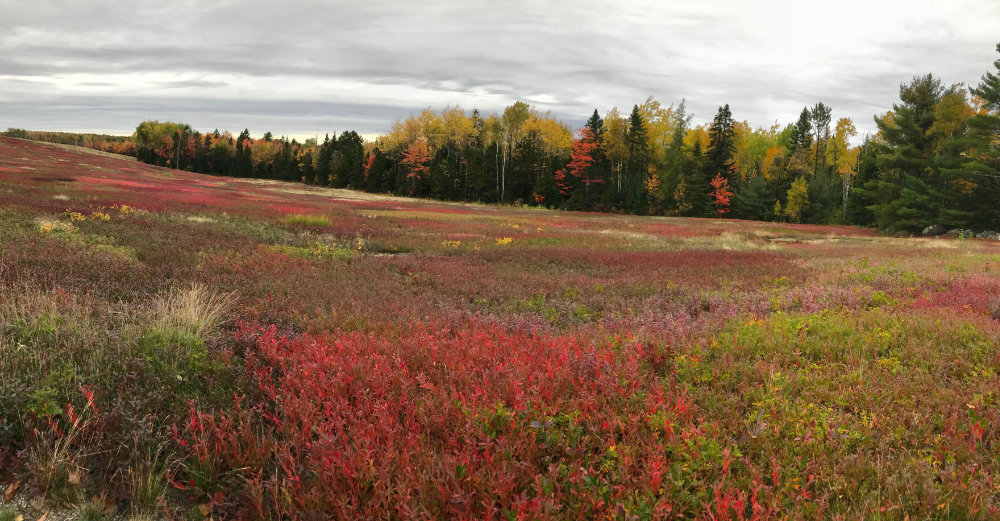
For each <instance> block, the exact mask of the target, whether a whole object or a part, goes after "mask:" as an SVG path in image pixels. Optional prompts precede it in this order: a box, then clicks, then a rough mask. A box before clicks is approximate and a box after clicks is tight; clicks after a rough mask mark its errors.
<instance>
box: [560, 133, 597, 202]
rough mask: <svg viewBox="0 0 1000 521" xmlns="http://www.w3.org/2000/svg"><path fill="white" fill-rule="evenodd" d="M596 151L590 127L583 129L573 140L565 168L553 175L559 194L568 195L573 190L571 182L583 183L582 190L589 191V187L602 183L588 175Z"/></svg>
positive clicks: (595, 141)
mask: <svg viewBox="0 0 1000 521" xmlns="http://www.w3.org/2000/svg"><path fill="white" fill-rule="evenodd" d="M595 150H597V139H596V138H595V137H594V131H593V130H591V128H590V127H583V128H581V129H580V131H579V137H578V138H576V139H574V140H573V152H572V153H571V155H570V160H569V164H568V165H566V168H560V169H559V170H557V171H556V173H555V178H556V185H557V186H558V187H559V193H561V194H563V195H568V194H569V192H570V191H571V190H572V188H573V181H574V180H578V181H580V182H582V183H583V186H584V190H585V191H588V192H589V191H590V185H592V184H595V183H603V182H604V180H603V179H601V178H599V177H592V176H591V175H590V166H591V165H593V164H594V151H595Z"/></svg>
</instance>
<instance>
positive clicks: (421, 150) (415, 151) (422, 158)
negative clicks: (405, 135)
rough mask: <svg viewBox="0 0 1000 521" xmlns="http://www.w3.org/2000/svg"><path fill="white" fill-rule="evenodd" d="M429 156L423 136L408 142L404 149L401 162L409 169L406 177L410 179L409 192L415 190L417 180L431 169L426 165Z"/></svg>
mask: <svg viewBox="0 0 1000 521" xmlns="http://www.w3.org/2000/svg"><path fill="white" fill-rule="evenodd" d="M430 158H431V153H430V151H429V150H428V149H427V140H426V139H424V138H420V139H418V140H416V141H414V142H413V143H410V146H409V147H408V148H407V149H406V153H405V154H404V155H403V161H402V163H403V165H404V166H406V167H407V169H408V170H409V171H408V172H407V174H406V178H407V179H409V180H410V193H411V194H412V193H413V192H414V191H416V188H417V181H419V180H420V179H421V178H422V177H423V176H424V175H426V174H427V173H429V172H430V171H431V168H430V167H429V166H427V162H428V161H430Z"/></svg>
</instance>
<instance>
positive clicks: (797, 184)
mask: <svg viewBox="0 0 1000 521" xmlns="http://www.w3.org/2000/svg"><path fill="white" fill-rule="evenodd" d="M787 196H788V199H787V200H786V201H785V208H784V209H782V214H784V216H785V217H788V219H789V220H791V221H792V222H793V223H797V222H799V221H801V220H802V212H803V211H805V209H806V208H808V207H809V185H808V184H806V178H805V176H799V177H796V178H795V181H792V187H791V188H789V189H788V193H787ZM775 208H780V207H779V206H777V205H776V206H775Z"/></svg>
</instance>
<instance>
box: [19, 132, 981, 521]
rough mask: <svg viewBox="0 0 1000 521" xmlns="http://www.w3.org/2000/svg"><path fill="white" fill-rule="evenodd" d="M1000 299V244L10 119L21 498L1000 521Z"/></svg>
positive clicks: (366, 509) (87, 511) (132, 505)
mask: <svg viewBox="0 0 1000 521" xmlns="http://www.w3.org/2000/svg"><path fill="white" fill-rule="evenodd" d="M998 319H1000V241H986V240H978V239H970V240H950V239H893V238H884V237H881V236H880V235H879V234H877V233H876V232H874V231H870V230H863V229H858V228H849V227H832V226H831V227H824V226H810V225H791V224H780V223H760V222H749V221H733V220H708V219H683V218H653V217H635V216H614V215H601V214H588V213H564V212H557V211H549V210H540V209H534V208H511V207H498V206H485V205H468V204H456V203H438V202H431V201H424V200H416V199H401V198H392V197H380V196H373V195H369V194H361V193H357V192H352V191H346V190H334V189H327V188H319V187H311V186H308V185H300V184H288V183H279V182H271V181H254V180H246V179H243V180H238V179H232V178H218V177H209V176H203V175H197V174H190V173H185V172H179V171H174V170H168V169H162V168H156V167H152V166H148V165H144V164H141V163H138V162H135V161H128V160H124V159H117V158H114V157H106V156H100V155H93V154H85V153H80V152H77V151H74V150H71V149H65V148H57V147H52V146H47V145H43V144H39V143H32V142H27V141H21V140H16V139H7V138H0V485H2V487H0V488H4V489H9V487H11V486H12V485H14V484H16V485H17V491H12V492H11V494H10V497H7V498H6V499H4V498H3V497H0V516H3V515H5V514H4V512H8V513H9V512H14V510H11V509H12V508H15V507H13V506H12V505H14V504H15V502H14V501H13V500H12V498H13V499H16V498H17V497H23V496H24V495H28V496H30V497H31V498H34V499H32V504H33V505H34V506H32V507H30V508H32V509H34V510H33V511H32V512H36V513H39V512H42V511H44V510H45V509H46V508H48V507H47V506H45V505H56V506H59V507H60V508H64V509H65V508H70V509H79V512H80V516H81V517H83V516H84V515H92V516H101V515H104V514H105V513H106V512H112V513H115V512H117V513H119V514H122V515H133V516H142V515H156V516H165V517H169V518H173V519H209V518H213V519H290V520H313V519H470V520H471V519H508V520H514V519H621V520H647V519H729V520H750V519H754V520H763V519H817V518H819V519H899V520H903V519H913V520H916V519H996V518H997V517H1000V377H998V371H1000V324H998ZM38 498H44V502H43V501H42V500H41V499H38ZM17 508H21V507H17ZM53 508H55V507H53ZM15 510H16V509H15ZM102 511H103V512H102ZM25 515H26V516H27V515H28V514H27V513H26V514H25ZM95 518H96V519H99V518H100V517H91V518H90V519H95ZM25 519H28V518H27V517H25ZM32 519H34V518H32Z"/></svg>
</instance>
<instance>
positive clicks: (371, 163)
mask: <svg viewBox="0 0 1000 521" xmlns="http://www.w3.org/2000/svg"><path fill="white" fill-rule="evenodd" d="M372 168H375V154H368V157H367V158H366V159H365V181H367V180H368V174H370V173H371V171H372Z"/></svg>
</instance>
